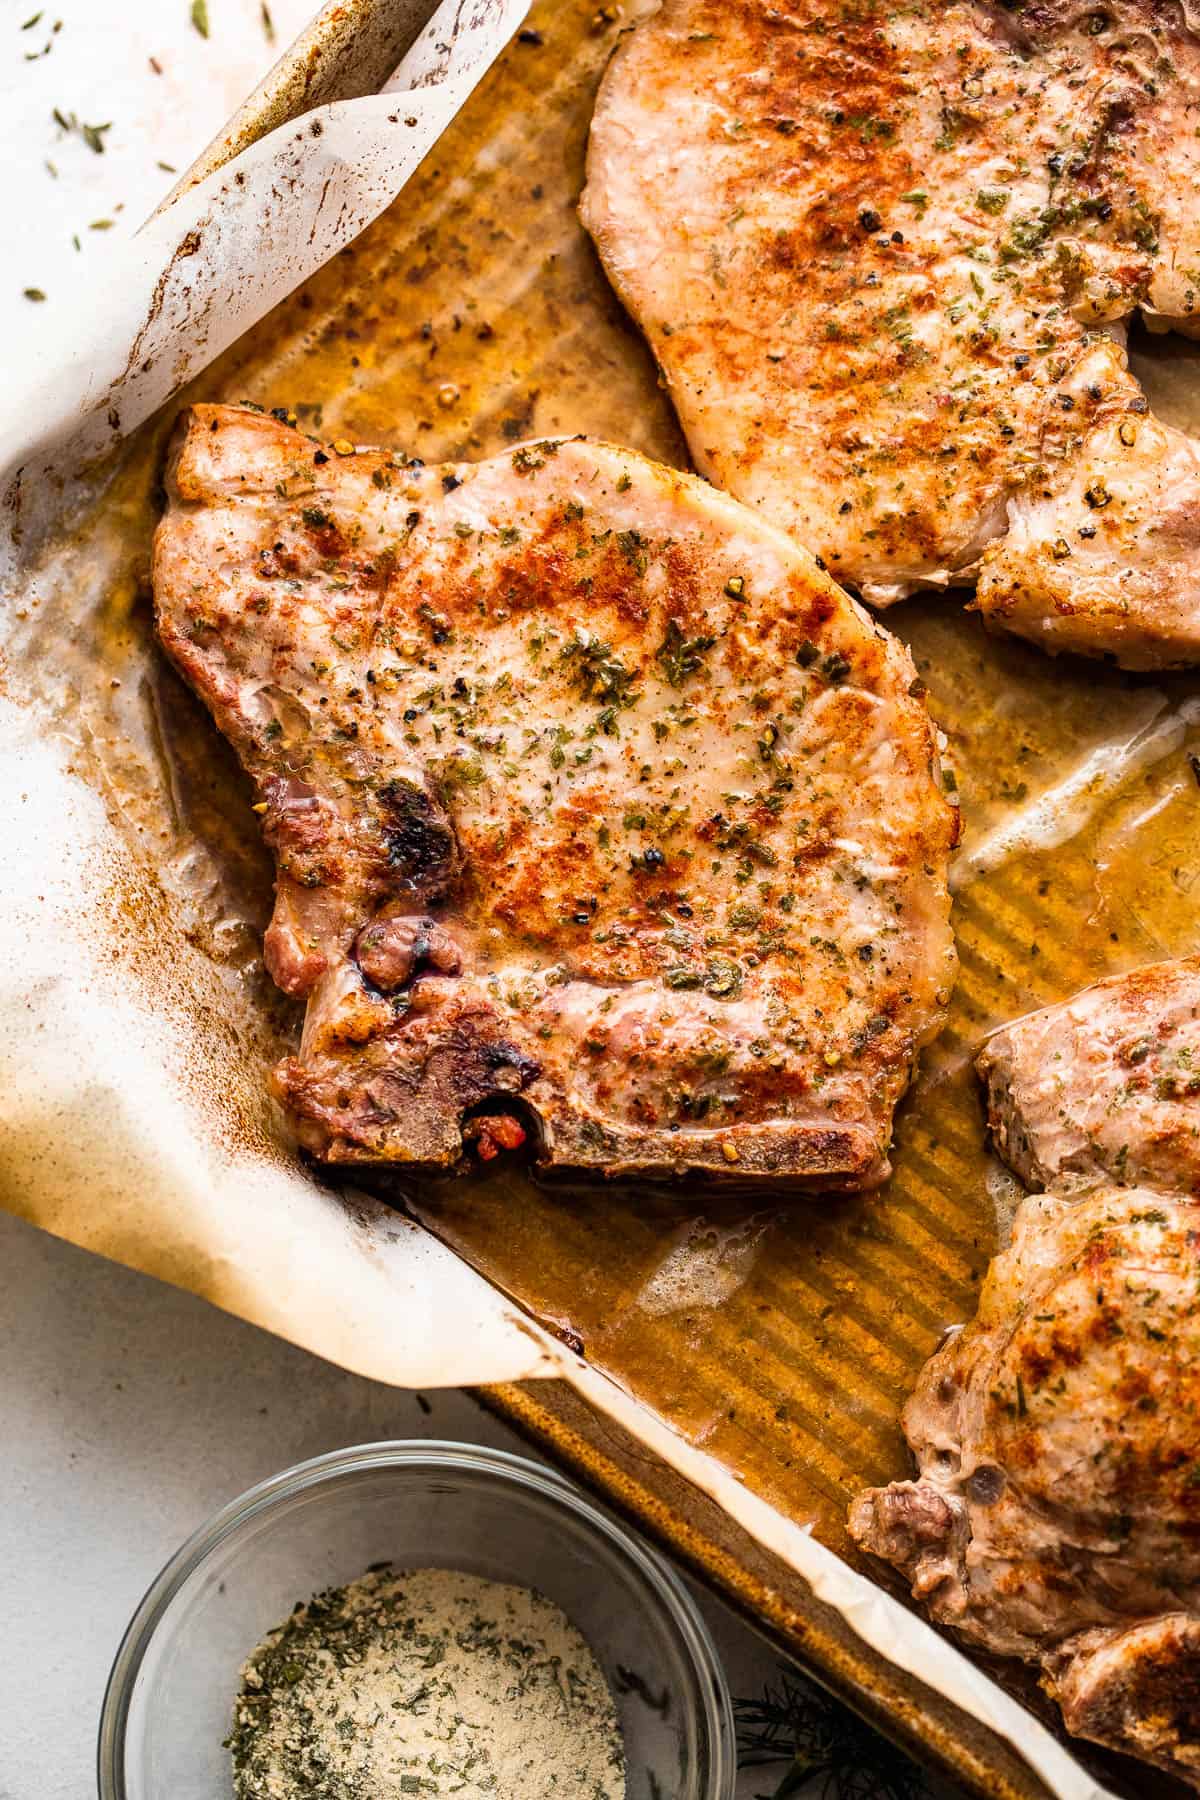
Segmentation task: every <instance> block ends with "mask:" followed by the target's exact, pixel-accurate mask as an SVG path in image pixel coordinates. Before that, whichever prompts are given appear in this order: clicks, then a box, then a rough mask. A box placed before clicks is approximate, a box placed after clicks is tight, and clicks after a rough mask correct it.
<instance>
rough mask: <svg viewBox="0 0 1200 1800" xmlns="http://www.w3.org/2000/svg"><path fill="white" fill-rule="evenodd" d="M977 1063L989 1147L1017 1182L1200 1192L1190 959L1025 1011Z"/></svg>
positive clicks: (1195, 1008)
mask: <svg viewBox="0 0 1200 1800" xmlns="http://www.w3.org/2000/svg"><path fill="white" fill-rule="evenodd" d="M976 1066H977V1068H978V1069H979V1073H980V1074H981V1075H982V1077H983V1079H984V1081H985V1082H986V1084H987V1100H988V1123H989V1125H990V1126H991V1129H992V1135H993V1139H994V1141H995V1145H996V1148H997V1150H998V1151H999V1152H1000V1154H1001V1156H1003V1158H1004V1160H1005V1161H1006V1162H1007V1163H1010V1164H1011V1165H1012V1167H1013V1169H1014V1170H1015V1171H1016V1173H1017V1174H1018V1175H1019V1176H1020V1177H1021V1180H1022V1181H1023V1182H1025V1184H1026V1186H1027V1187H1042V1186H1045V1187H1051V1186H1055V1185H1060V1184H1061V1183H1062V1182H1064V1181H1066V1180H1075V1179H1080V1180H1087V1179H1104V1180H1109V1181H1116V1182H1121V1183H1125V1182H1129V1183H1131V1184H1135V1185H1139V1186H1147V1187H1161V1188H1166V1189H1168V1190H1174V1191H1176V1192H1179V1193H1184V1194H1190V1195H1193V1196H1197V1197H1200V957H1194V956H1193V957H1187V958H1185V959H1184V960H1182V961H1179V962H1163V963H1154V964H1151V965H1150V967H1148V968H1144V969H1134V970H1133V971H1132V973H1130V974H1128V975H1115V976H1112V977H1110V978H1109V979H1108V980H1107V981H1098V982H1097V983H1096V984H1095V986H1094V987H1090V988H1085V989H1084V991H1083V992H1082V993H1081V994H1076V995H1075V997H1074V999H1072V1000H1067V1001H1065V1002H1064V1003H1063V1004H1062V1005H1061V1006H1048V1007H1045V1008H1044V1009H1043V1010H1042V1011H1041V1012H1036V1013H1030V1014H1029V1016H1028V1017H1027V1018H1024V1019H1018V1020H1017V1021H1016V1022H1015V1023H1014V1024H1012V1025H1006V1026H1005V1028H1004V1029H1003V1031H998V1032H997V1033H996V1035H995V1036H994V1037H992V1038H990V1039H989V1040H988V1042H987V1044H986V1045H985V1046H984V1049H983V1050H982V1052H981V1053H980V1056H979V1058H978V1061H977V1064H976Z"/></svg>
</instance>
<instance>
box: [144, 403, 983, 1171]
mask: <svg viewBox="0 0 1200 1800" xmlns="http://www.w3.org/2000/svg"><path fill="white" fill-rule="evenodd" d="M345 448H346V449H347V450H348V449H349V446H345ZM168 491H169V499H170V504H169V509H168V511H167V514H166V516H165V518H164V520H163V522H162V524H161V526H160V528H159V532H158V536H157V539H156V544H155V566H154V583H155V596H156V603H157V612H158V624H159V630H160V633H161V636H162V640H163V643H164V644H165V646H166V648H167V650H168V652H169V653H170V655H171V657H172V659H173V660H174V661H175V663H176V665H177V666H178V667H179V669H180V670H181V671H182V672H183V674H184V675H185V677H186V678H187V680H188V681H190V682H191V684H192V685H193V687H195V689H196V691H197V692H198V693H199V694H200V695H201V697H202V698H203V699H204V701H205V702H206V704H207V705H208V706H209V708H210V709H211V711H212V713H213V715H214V717H215V719H216V721H217V723H218V725H219V726H220V728H221V730H222V731H223V732H224V733H225V735H226V736H227V737H228V738H229V739H230V740H231V742H232V743H233V744H234V746H235V748H236V749H237V751H238V753H239V755H240V756H241V759H242V761H243V763H244V764H245V766H246V768H247V769H248V771H249V773H250V775H251V777H252V779H253V781H254V783H255V786H256V788H257V793H258V806H259V810H260V811H261V812H262V814H263V826H264V830H265V832H266V836H267V841H268V843H269V844H270V846H271V848H272V849H273V851H274V853H275V857H276V862H277V866H278V880H277V896H276V905H275V915H274V919H273V922H272V924H271V927H270V930H269V932H268V934H267V940H266V946H265V950H266V958H267V963H268V967H269V968H270V970H271V972H272V974H273V975H274V977H275V979H276V981H277V982H278V983H279V984H280V986H281V987H283V988H285V989H286V990H287V991H288V992H289V993H292V994H296V995H301V996H303V997H305V998H306V999H307V1002H308V1006H307V1014H306V1020H305V1025H304V1032H303V1038H302V1041H301V1045H300V1049H299V1052H298V1054H297V1055H296V1056H294V1057H293V1058H291V1059H290V1060H289V1061H287V1062H285V1063H284V1064H283V1066H282V1067H281V1069H280V1070H279V1071H278V1073H277V1082H278V1087H279V1091H280V1093H281V1095H282V1097H283V1099H284V1101H285V1103H286V1105H287V1107H288V1108H289V1109H290V1112H291V1115H292V1117H293V1120H294V1122H295V1126H296V1129H297V1132H298V1135H299V1138H300V1141H301V1143H302V1144H303V1145H304V1146H306V1147H307V1148H308V1149H309V1150H310V1151H312V1152H314V1153H315V1154H316V1155H317V1156H319V1157H322V1158H324V1159H327V1160H329V1161H332V1162H375V1161H382V1162H411V1161H417V1162H422V1163H431V1164H437V1163H443V1164H444V1163H451V1162H453V1161H455V1160H456V1159H457V1158H459V1157H460V1155H461V1153H462V1145H463V1136H464V1131H465V1132H466V1134H467V1136H468V1138H471V1137H474V1138H475V1139H476V1140H477V1142H478V1144H479V1148H480V1151H481V1152H482V1154H484V1155H485V1156H487V1155H491V1154H494V1153H495V1152H496V1150H497V1149H499V1148H502V1147H504V1146H506V1145H507V1146H513V1145H515V1144H517V1143H519V1142H520V1140H521V1138H522V1136H523V1135H524V1133H525V1132H526V1131H527V1130H530V1129H532V1130H533V1131H534V1133H535V1135H536V1137H537V1139H538V1142H539V1148H540V1154H541V1157H542V1159H543V1160H544V1161H545V1162H547V1163H550V1164H560V1165H568V1166H575V1167H588V1168H597V1169H606V1170H616V1169H622V1170H629V1169H642V1170H649V1171H667V1170H674V1169H685V1168H706V1169H710V1170H714V1171H717V1172H719V1173H722V1174H725V1175H734V1176H743V1175H748V1176H755V1175H780V1176H787V1177H790V1178H792V1179H793V1180H796V1181H799V1182H804V1183H808V1184H810V1185H821V1186H830V1187H857V1186H863V1185H869V1184H871V1183H873V1182H876V1181H878V1180H880V1179H881V1178H882V1177H883V1175H884V1174H885V1172H886V1170H887V1167H888V1164H887V1148H888V1143H889V1138H890V1132H891V1117H892V1110H893V1107H894V1105H895V1103H896V1100H897V1098H898V1097H899V1095H900V1094H901V1092H902V1091H903V1089H904V1087H905V1085H906V1083H907V1081H908V1079H909V1076H910V1072H911V1069H912V1065H913V1061H914V1058H915V1056H916V1053H917V1050H918V1048H919V1046H920V1045H921V1044H922V1043H923V1042H924V1041H925V1040H926V1039H927V1038H928V1037H929V1036H930V1035H931V1034H932V1032H933V1031H934V1030H935V1029H936V1027H937V1025H938V1023H939V1022H940V1018H941V1014H942V1009H943V1007H944V1005H945V1002H946V999H947V995H948V988H949V985H950V982H951V980H952V978H953V968H954V952H953V945H952V940H951V936H950V930H949V924H948V911H949V903H948V898H947V891H946V863H947V855H948V850H949V847H950V845H951V842H952V840H953V838H954V836H955V823H956V820H955V814H954V811H953V809H952V807H951V806H950V805H948V803H947V801H946V799H945V796H944V794H943V792H942V781H941V773H940V769H939V765H938V756H937V747H936V742H935V736H934V732H933V729H932V727H931V724H930V721H929V718H928V716H927V714H926V711H925V706H924V702H923V700H922V699H921V697H920V696H921V684H920V682H919V681H918V680H917V678H916V675H915V671H914V668H913V665H912V663H911V661H910V659H909V657H908V654H907V652H906V651H904V650H903V649H902V648H901V647H900V646H899V645H898V644H896V643H895V642H894V641H893V640H892V639H891V637H890V636H889V635H888V634H886V633H884V632H882V631H881V630H880V629H879V628H878V627H877V626H875V625H873V623H872V622H871V620H870V619H869V618H868V617H867V615H866V614H865V613H863V612H862V611H861V609H860V608H859V607H858V606H857V605H856V604H855V603H854V602H853V601H851V600H849V599H848V598H847V597H846V595H845V594H844V593H842V592H841V590H840V589H838V588H837V587H836V586H835V584H834V583H833V582H832V581H831V580H829V578H828V577H827V576H826V575H824V574H823V573H822V572H821V570H820V568H819V567H818V565H817V564H816V562H814V560H813V558H812V557H811V556H809V555H808V554H807V553H806V552H804V551H801V550H799V549H798V548H796V547H795V546H794V545H793V544H792V543H791V542H790V541H789V540H788V539H787V538H785V537H784V536H782V535H781V534H780V533H779V532H778V531H777V530H776V529H774V528H773V527H772V526H770V525H769V524H767V522H766V521H765V520H763V519H762V518H761V517H760V515H758V514H756V513H754V512H751V511H749V510H748V509H745V508H743V507H741V506H739V505H738V504H737V503H736V502H734V501H732V500H729V499H727V498H726V497H725V496H724V495H721V494H718V493H716V492H714V491H713V490H712V489H711V488H709V487H707V486H706V485H705V484H704V483H702V482H700V481H698V480H696V479H695V478H693V477H690V476H684V475H680V474H678V473H677V472H675V471H672V470H669V469H665V468H659V467H656V466H654V465H652V464H650V463H648V462H646V461H645V460H643V459H642V458H641V457H639V456H637V455H635V454H633V453H631V452H626V451H621V450H617V449H614V448H612V447H609V446H605V445H601V444H592V443H587V442H584V441H581V440H572V441H558V442H545V443H539V444H529V445H524V446H520V447H518V448H517V449H515V450H513V451H512V452H511V453H509V454H505V455H502V456H499V457H496V458H493V459H492V460H491V461H488V462H482V463H477V464H470V465H468V464H460V465H455V466H453V467H451V466H448V465H447V466H443V467H439V468H425V467H422V466H421V465H420V464H419V463H405V462H404V460H403V459H402V458H395V457H393V456H391V455H390V454H388V453H386V452H369V453H368V452H364V453H362V454H357V455H355V454H347V455H344V456H343V455H338V454H336V453H333V454H330V453H328V452H327V451H325V450H323V449H321V448H320V447H319V446H318V445H317V444H315V443H314V442H312V441H311V440H310V439H308V438H306V437H304V436H302V435H301V434H300V433H299V432H296V431H292V430H289V429H287V428H286V427H285V426H283V425H281V424H278V423H276V421H275V420H274V419H272V418H269V417H266V416H264V415H261V414H257V413H254V412H251V411H246V410H242V409H237V408H228V407H214V406H201V407H196V408H193V409H192V411H191V412H190V413H189V414H188V415H187V416H186V420H185V422H184V424H183V427H182V429H181V433H180V436H179V439H178V442H177V445H176V448H175V450H174V453H173V457H172V462H171V467H170V470H169V475H168Z"/></svg>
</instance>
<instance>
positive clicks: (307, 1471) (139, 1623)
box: [96, 1438, 737, 1800]
mask: <svg viewBox="0 0 1200 1800" xmlns="http://www.w3.org/2000/svg"><path fill="white" fill-rule="evenodd" d="M422 1466H424V1467H427V1468H428V1469H429V1471H430V1472H431V1473H439V1472H440V1473H445V1472H448V1471H449V1472H469V1473H483V1474H485V1475H488V1476H490V1477H491V1478H492V1479H493V1480H494V1481H496V1482H497V1483H498V1484H499V1485H501V1486H503V1485H506V1484H511V1485H513V1486H515V1487H521V1488H525V1489H526V1490H532V1491H533V1492H534V1493H536V1494H540V1495H541V1496H542V1498H544V1499H547V1500H549V1501H551V1502H552V1503H553V1504H555V1505H558V1506H561V1507H562V1508H563V1509H564V1510H565V1511H567V1512H569V1513H573V1514H574V1515H575V1517H576V1518H577V1519H578V1520H580V1521H582V1523H583V1524H584V1525H586V1526H587V1527H588V1528H589V1529H590V1531H591V1533H592V1534H593V1535H594V1536H596V1537H600V1538H603V1539H605V1540H606V1541H607V1543H608V1544H609V1546H610V1548H612V1549H613V1550H615V1551H616V1553H617V1554H618V1555H619V1556H621V1557H623V1558H624V1560H625V1561H626V1562H627V1563H630V1564H632V1566H633V1569H634V1571H635V1572H636V1574H637V1575H639V1576H640V1578H641V1585H642V1587H643V1588H644V1589H646V1590H648V1596H647V1597H648V1599H649V1600H650V1601H651V1603H652V1604H656V1605H657V1607H658V1609H659V1611H660V1612H661V1613H664V1614H666V1616H667V1618H668V1619H669V1621H670V1623H671V1624H672V1625H673V1626H674V1628H675V1631H676V1633H677V1635H678V1636H679V1638H680V1639H681V1640H682V1644H683V1648H684V1651H685V1653H686V1655H687V1657H688V1660H689V1662H690V1663H691V1666H692V1669H693V1671H694V1673H695V1677H696V1685H697V1688H698V1690H699V1694H700V1709H699V1712H700V1722H701V1724H702V1727H703V1729H704V1732H705V1735H706V1738H707V1742H708V1750H709V1756H710V1760H711V1768H710V1770H709V1779H708V1784H707V1787H706V1791H705V1793H704V1795H703V1797H702V1800H732V1796H733V1791H734V1783H735V1780H736V1775H737V1763H736V1756H735V1751H734V1744H735V1728H734V1718H733V1702H732V1700H731V1698H730V1694H729V1685H728V1683H727V1681H726V1679H725V1672H724V1670H723V1669H722V1667H721V1663H720V1659H719V1658H718V1656H717V1652H716V1646H715V1645H714V1643H713V1640H712V1636H711V1634H710V1632H709V1629H708V1627H707V1625H706V1624H705V1622H704V1619H703V1617H702V1615H701V1613H700V1610H699V1608H698V1607H697V1605H696V1603H695V1601H694V1600H693V1599H692V1597H691V1595H690V1594H689V1593H688V1591H687V1589H686V1588H685V1587H684V1585H683V1582H682V1581H681V1580H680V1578H679V1576H678V1575H677V1574H676V1573H675V1571H674V1569H672V1568H671V1567H670V1565H669V1564H668V1563H667V1562H666V1561H664V1559H663V1558H662V1557H661V1556H660V1555H659V1554H658V1552H657V1551H656V1550H654V1549H652V1547H651V1546H650V1545H649V1544H645V1543H643V1542H642V1541H641V1539H640V1538H639V1537H637V1536H636V1535H635V1534H634V1533H633V1532H632V1531H630V1530H629V1529H628V1528H627V1527H626V1526H625V1525H623V1524H622V1523H621V1521H620V1520H619V1519H617V1518H616V1517H614V1515H613V1514H611V1513H610V1512H608V1511H607V1510H606V1509H605V1508H602V1507H600V1506H598V1505H596V1504H595V1502H593V1501H592V1500H591V1499H590V1498H589V1497H588V1495H586V1494H585V1493H584V1492H583V1491H582V1489H580V1488H579V1487H577V1486H576V1485H575V1483H574V1482H573V1481H571V1480H569V1479H568V1478H567V1477H566V1476H565V1475H563V1474H561V1473H560V1472H559V1471H558V1470H557V1469H554V1468H552V1467H550V1466H549V1465H547V1464H544V1463H535V1462H533V1461H531V1460H530V1459H529V1458H528V1457H524V1456H515V1455H514V1454H513V1453H512V1452H511V1451H509V1450H493V1449H492V1448H490V1446H487V1445H484V1444H470V1443H457V1442H455V1441H453V1440H452V1439H446V1438H390V1439H381V1440H380V1441H378V1442H376V1443H370V1444H352V1445H349V1446H347V1447H346V1448H345V1449H342V1450H329V1451H326V1452H324V1454H322V1455H321V1456H313V1457H309V1458H307V1459H306V1460H305V1461H304V1462H299V1463H293V1464H292V1465H291V1467H289V1468H286V1469H281V1470H280V1471H279V1473H278V1474H276V1475H269V1476H268V1477H267V1478H266V1480H265V1481H259V1482H256V1483H255V1485H254V1486H253V1487H250V1488H247V1489H246V1491H245V1492H244V1493H242V1494H239V1495H238V1496H237V1497H236V1498H235V1499H233V1500H230V1501H228V1502H227V1503H226V1505H224V1506H223V1507H221V1508H220V1509H219V1511H217V1512H215V1513H214V1514H213V1515H212V1516H211V1517H210V1518H209V1519H206V1520H205V1522H204V1523H203V1524H202V1525H200V1526H198V1527H197V1529H196V1530H195V1531H193V1532H192V1533H191V1535H190V1536H189V1537H187V1538H185V1540H184V1542H183V1543H182V1544H181V1545H180V1546H179V1549H178V1550H176V1551H175V1553H174V1555H173V1556H171V1557H170V1558H169V1559H168V1561H167V1562H166V1563H165V1564H164V1565H163V1567H162V1568H161V1569H160V1570H159V1572H158V1574H157V1575H156V1576H155V1578H154V1580H153V1581H152V1582H151V1583H150V1586H149V1587H148V1588H147V1590H146V1592H145V1594H144V1595H143V1596H142V1598H141V1600H140V1601H139V1602H138V1605H137V1608H136V1609H135V1611H134V1614H133V1617H132V1618H131V1619H130V1621H129V1624H128V1625H127V1626H126V1628H125V1632H124V1635H123V1636H122V1638H121V1642H120V1645H119V1647H118V1649H117V1654H116V1657H115V1659H114V1661H113V1666H112V1669H111V1671H110V1673H109V1677H108V1682H107V1685H106V1687H105V1690H104V1699H103V1702H102V1704H101V1708H100V1729H99V1734H98V1743H97V1747H96V1762H97V1768H96V1773H97V1783H98V1790H99V1796H100V1800H128V1790H127V1788H126V1785H125V1767H124V1764H125V1734H126V1729H127V1726H128V1720H129V1707H130V1701H131V1699H132V1696H133V1690H134V1686H135V1684H136V1682H137V1678H138V1675H139V1673H140V1671H141V1667H142V1663H143V1662H144V1660H145V1657H146V1652H147V1651H148V1649H149V1647H150V1644H151V1642H152V1640H153V1638H154V1635H155V1633H156V1631H157V1630H158V1627H159V1625H160V1624H161V1623H162V1620H163V1616H164V1614H165V1613H166V1610H167V1608H168V1606H169V1605H170V1604H171V1602H172V1600H173V1599H174V1598H175V1596H176V1594H177V1593H178V1592H179V1590H180V1589H181V1588H182V1587H183V1585H184V1583H185V1582H186V1581H188V1580H189V1579H190V1578H191V1576H192V1575H194V1574H195V1572H196V1570H197V1569H198V1568H200V1567H201V1565H202V1564H203V1563H204V1562H205V1561H206V1560H207V1558H208V1557H209V1556H210V1555H211V1554H212V1553H213V1551H214V1550H216V1549H217V1548H218V1546H219V1545H221V1544H222V1543H224V1542H225V1540H226V1539H227V1538H228V1537H230V1536H231V1535H232V1533H233V1532H234V1531H235V1530H237V1529H238V1528H239V1527H240V1526H242V1525H244V1524H245V1523H246V1522H247V1521H248V1520H250V1519H253V1518H257V1517H260V1516H261V1515H262V1514H264V1513H267V1512H270V1511H272V1510H273V1509H274V1508H275V1507H276V1506H277V1505H279V1504H280V1503H281V1502H282V1501H285V1500H288V1499H291V1498H293V1497H295V1496H296V1495H298V1494H302V1493H305V1492H307V1491H310V1490H312V1489H314V1488H319V1487H321V1486H323V1485H324V1484H325V1483H326V1482H327V1481H330V1480H332V1479H334V1478H336V1477H337V1476H340V1475H345V1474H352V1473H356V1472H359V1471H362V1470H371V1469H394V1468H421V1467H422Z"/></svg>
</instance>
